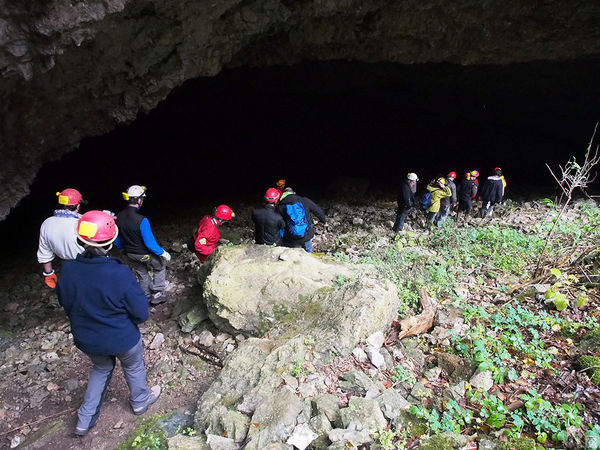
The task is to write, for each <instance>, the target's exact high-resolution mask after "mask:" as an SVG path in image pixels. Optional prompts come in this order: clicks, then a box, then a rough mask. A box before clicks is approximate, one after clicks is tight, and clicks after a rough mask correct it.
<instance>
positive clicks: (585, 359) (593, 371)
mask: <svg viewBox="0 0 600 450" xmlns="http://www.w3.org/2000/svg"><path fill="white" fill-rule="evenodd" d="M579 366H580V367H581V368H582V369H589V370H586V373H587V375H588V377H590V380H592V383H594V384H595V385H596V386H600V358H596V357H595V356H588V355H582V356H580V357H579Z"/></svg>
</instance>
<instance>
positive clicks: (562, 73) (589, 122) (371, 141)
mask: <svg viewBox="0 0 600 450" xmlns="http://www.w3.org/2000/svg"><path fill="white" fill-rule="evenodd" d="M599 80H600V62H593V61H569V62H562V63H548V62H535V63H523V64H513V65H506V66H456V65H449V64H426V65H398V64H360V63H350V62H327V63H304V64H301V65H297V66H293V67H271V68H239V69H229V70H224V71H223V72H222V73H221V74H219V75H218V76H216V77H214V78H201V79H195V80H190V81H188V82H186V83H184V84H183V85H182V86H180V87H178V88H176V89H175V90H173V91H172V93H171V94H170V95H169V96H168V98H167V99H165V100H164V101H163V102H161V103H160V104H159V105H158V107H157V108H156V109H154V110H153V111H151V112H150V113H148V114H142V115H140V116H138V118H137V120H136V121H135V122H133V123H131V124H130V125H127V126H122V127H120V128H118V129H116V130H114V131H112V132H111V133H109V134H107V135H104V136H99V137H90V138H86V139H85V140H84V141H82V142H81V144H80V146H79V148H78V149H76V150H74V151H73V152H71V153H70V154H68V155H67V156H65V157H64V158H62V159H61V160H60V161H57V162H53V163H49V164H47V165H45V166H44V167H43V168H42V170H41V171H40V172H39V173H38V176H37V178H36V180H35V182H34V183H33V185H32V186H31V194H30V195H29V196H28V197H27V198H25V199H24V200H22V201H21V203H20V204H19V205H18V206H17V207H16V208H15V209H13V211H12V212H11V214H10V215H9V217H8V218H7V219H6V220H5V221H4V222H2V223H0V233H3V236H10V237H11V238H10V239H3V241H4V243H3V247H5V249H4V250H3V251H5V252H7V251H12V252H14V251H20V252H32V253H34V252H35V248H36V246H37V232H38V230H39V225H40V224H41V222H42V221H43V220H44V218H45V217H47V216H49V215H50V214H51V213H52V210H53V209H54V207H55V203H56V197H55V195H54V194H55V192H56V191H58V190H61V189H63V188H66V187H75V188H77V189H79V190H80V191H81V192H82V193H83V195H84V198H87V199H88V200H89V204H88V205H87V206H86V209H106V208H108V209H112V210H118V209H119V208H120V207H121V200H120V193H121V192H122V191H123V189H125V188H126V187H127V186H128V185H130V184H143V185H146V186H148V188H149V191H148V192H149V197H148V201H147V203H146V204H145V206H144V212H145V213H146V214H148V216H150V217H153V218H155V220H173V217H176V216H174V214H175V215H176V214H177V210H181V208H186V207H190V206H197V205H214V204H218V203H223V202H232V203H233V204H236V202H237V203H239V202H247V203H248V204H252V203H256V204H259V203H260V201H261V197H262V195H263V193H264V191H265V189H266V188H267V187H269V186H270V185H272V184H274V182H275V181H276V180H277V179H279V178H286V179H287V180H288V184H289V185H291V186H293V187H294V188H295V189H296V191H298V192H299V193H305V194H307V195H309V196H311V197H313V198H314V199H316V200H318V199H323V198H327V197H328V189H327V186H328V185H329V183H330V182H331V181H332V180H335V179H336V178H339V177H358V178H365V179H368V180H369V182H370V186H371V189H370V191H371V193H375V194H377V193H381V192H383V193H388V194H389V199H390V200H393V199H394V196H395V186H396V184H397V181H398V179H399V177H400V176H403V175H404V174H405V173H406V172H408V171H415V172H417V173H418V174H419V176H420V178H421V181H422V183H421V186H423V185H424V184H425V183H426V182H427V181H428V180H429V179H431V178H432V177H433V176H435V175H436V174H437V173H447V172H448V171H449V170H454V171H456V172H457V173H459V177H460V175H461V174H462V173H463V172H464V171H466V170H471V169H477V170H479V171H480V172H481V176H482V177H485V176H487V175H489V172H490V171H491V169H492V168H493V167H495V166H500V167H502V168H503V170H504V172H505V174H506V176H507V179H508V180H509V183H510V189H512V192H524V191H526V190H527V189H530V187H531V186H539V187H541V188H546V189H547V190H548V191H549V192H548V194H547V195H548V196H550V195H551V194H552V192H553V190H552V189H553V187H552V186H553V182H552V179H551V177H550V175H549V173H548V171H547V169H546V168H545V167H544V163H546V162H548V163H550V164H551V165H557V164H559V163H564V162H566V160H567V159H568V158H569V157H570V156H577V157H578V158H581V157H582V156H583V154H584V152H585V149H586V148H587V146H588V143H589V140H590V137H591V136H592V133H593V131H594V126H595V123H596V122H597V121H598V120H599V119H600V83H598V81H599ZM509 192H510V191H509ZM509 196H510V195H509ZM175 220H176V219H175ZM17 237H18V238H17Z"/></svg>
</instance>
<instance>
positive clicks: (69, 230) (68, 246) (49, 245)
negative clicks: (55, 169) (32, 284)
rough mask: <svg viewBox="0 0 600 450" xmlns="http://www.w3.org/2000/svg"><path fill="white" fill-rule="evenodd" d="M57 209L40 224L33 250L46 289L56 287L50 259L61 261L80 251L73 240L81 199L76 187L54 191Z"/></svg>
mask: <svg viewBox="0 0 600 450" xmlns="http://www.w3.org/2000/svg"><path fill="white" fill-rule="evenodd" d="M56 195H57V196H58V204H59V205H60V208H59V209H57V210H55V211H54V214H53V215H52V216H51V217H48V218H47V219H46V220H44V222H43V223H42V226H41V227H40V239H39V246H38V251H37V259H38V262H39V263H40V264H41V265H42V268H43V274H44V282H45V283H46V285H47V286H48V287H49V288H50V289H54V288H55V287H56V281H57V276H56V273H55V271H54V269H53V267H52V261H53V260H54V258H56V257H57V256H58V257H59V258H60V259H62V260H71V259H75V258H76V257H77V255H78V254H80V253H81V252H83V247H82V246H81V245H79V243H78V242H77V231H76V228H77V221H78V220H79V218H80V217H81V215H80V214H79V208H80V205H82V204H83V203H85V202H84V200H83V197H82V196H81V193H80V192H79V191H78V190H77V189H72V188H68V189H65V190H63V191H62V192H57V193H56Z"/></svg>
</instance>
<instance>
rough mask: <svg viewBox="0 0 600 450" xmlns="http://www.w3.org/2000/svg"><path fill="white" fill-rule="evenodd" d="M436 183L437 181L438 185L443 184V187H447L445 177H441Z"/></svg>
mask: <svg viewBox="0 0 600 450" xmlns="http://www.w3.org/2000/svg"><path fill="white" fill-rule="evenodd" d="M435 181H437V183H438V184H441V185H442V186H445V185H446V180H445V179H444V178H443V177H440V178H438V179H437V180H435Z"/></svg>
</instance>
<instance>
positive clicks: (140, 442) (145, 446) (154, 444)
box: [117, 414, 169, 450]
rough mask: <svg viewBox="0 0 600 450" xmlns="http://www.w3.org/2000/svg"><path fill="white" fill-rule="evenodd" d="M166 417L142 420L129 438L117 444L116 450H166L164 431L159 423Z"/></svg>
mask: <svg viewBox="0 0 600 450" xmlns="http://www.w3.org/2000/svg"><path fill="white" fill-rule="evenodd" d="M165 417H166V416H164V415H160V414H157V415H155V416H152V417H150V418H149V419H146V420H144V421H143V422H142V423H141V425H140V426H139V427H137V428H136V429H135V430H134V431H133V432H132V433H131V434H130V435H129V437H128V438H127V439H126V440H125V441H124V442H122V443H121V444H119V446H118V447H117V449H118V450H129V449H136V450H166V449H167V448H169V446H168V441H167V436H166V434H165V431H164V430H163V429H162V428H161V426H160V422H161V420H162V419H164V418H165Z"/></svg>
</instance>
